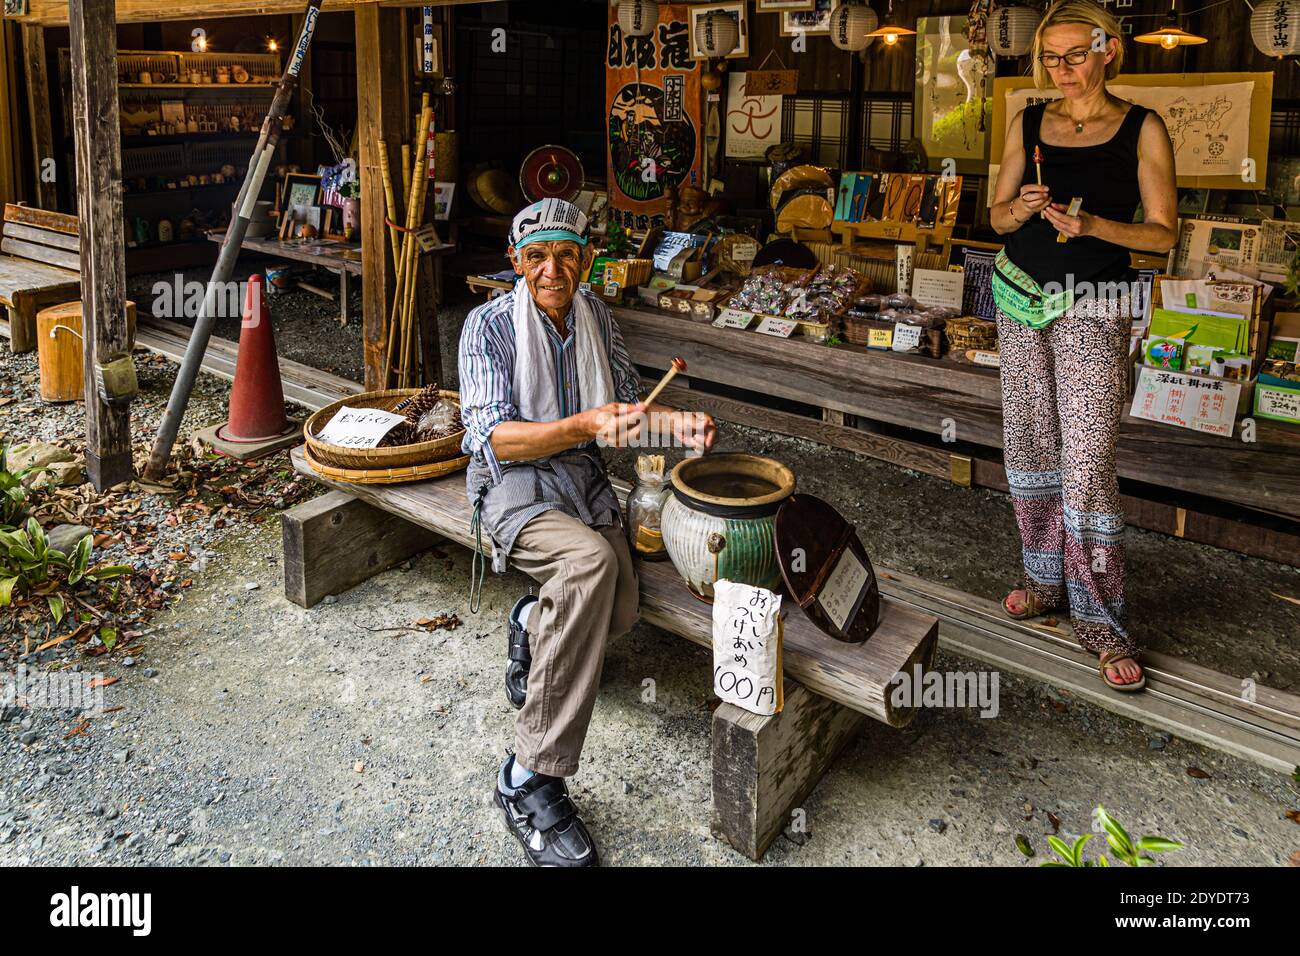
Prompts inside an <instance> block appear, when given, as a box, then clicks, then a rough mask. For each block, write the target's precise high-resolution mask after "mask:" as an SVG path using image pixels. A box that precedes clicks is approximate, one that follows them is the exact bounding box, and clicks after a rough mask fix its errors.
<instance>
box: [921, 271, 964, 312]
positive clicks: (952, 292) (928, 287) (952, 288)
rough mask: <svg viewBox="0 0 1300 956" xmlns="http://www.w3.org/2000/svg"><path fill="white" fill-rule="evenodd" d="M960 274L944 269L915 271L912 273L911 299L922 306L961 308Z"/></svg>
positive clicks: (961, 276)
mask: <svg viewBox="0 0 1300 956" xmlns="http://www.w3.org/2000/svg"><path fill="white" fill-rule="evenodd" d="M963 279H964V276H963V275H962V273H960V272H949V271H948V270H946V269H917V270H916V271H915V272H913V273H912V298H914V299H915V300H916V301H917V302H920V303H921V304H922V305H948V306H952V307H953V308H954V309H960V308H961V294H962V281H963Z"/></svg>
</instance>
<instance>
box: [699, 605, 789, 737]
mask: <svg viewBox="0 0 1300 956" xmlns="http://www.w3.org/2000/svg"><path fill="white" fill-rule="evenodd" d="M781 640H782V623H781V597H780V595H777V594H773V593H772V592H771V591H769V590H767V589H766V588H759V587H754V586H753V585H750V584H740V583H737V582H735V581H726V580H721V581H716V582H714V585H713V691H714V693H716V694H717V695H718V696H719V697H720V698H722V700H724V701H726V702H727V703H729V704H735V705H736V706H737V707H743V708H744V709H745V710H748V711H751V712H753V713H755V714H765V715H770V714H775V713H779V712H780V710H781V708H782V707H783V706H784V704H785V695H784V693H783V690H782V674H781Z"/></svg>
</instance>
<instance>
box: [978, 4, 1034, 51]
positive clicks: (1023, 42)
mask: <svg viewBox="0 0 1300 956" xmlns="http://www.w3.org/2000/svg"><path fill="white" fill-rule="evenodd" d="M1039 19H1040V16H1039V13H1038V11H1037V10H1031V9H1030V8H1029V7H998V8H997V9H995V10H994V11H993V14H992V15H991V16H990V17H989V24H988V39H989V49H990V50H992V51H993V52H994V53H996V54H997V55H998V56H1024V55H1025V54H1026V53H1028V52H1029V48H1030V47H1032V46H1033V45H1034V31H1035V30H1037V29H1038V22H1039Z"/></svg>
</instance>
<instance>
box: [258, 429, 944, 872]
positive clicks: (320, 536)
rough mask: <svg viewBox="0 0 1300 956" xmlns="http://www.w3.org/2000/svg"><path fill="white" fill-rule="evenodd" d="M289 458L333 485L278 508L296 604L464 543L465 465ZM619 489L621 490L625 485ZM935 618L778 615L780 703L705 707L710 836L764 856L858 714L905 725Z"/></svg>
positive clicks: (680, 597)
mask: <svg viewBox="0 0 1300 956" xmlns="http://www.w3.org/2000/svg"><path fill="white" fill-rule="evenodd" d="M290 457H291V459H292V461H293V466H294V468H295V470H297V471H298V472H300V473H301V474H304V475H307V476H308V477H311V478H313V479H315V480H317V481H320V482H321V483H323V484H326V485H329V486H331V487H333V488H335V489H337V490H335V491H332V492H330V493H329V494H326V495H324V496H322V497H320V498H316V499H314V500H312V501H308V502H304V503H303V504H301V505H298V506H296V507H294V508H292V509H290V510H288V511H286V512H284V513H283V514H282V515H281V521H282V527H283V536H284V579H285V580H284V586H285V595H286V597H288V598H289V600H291V601H293V602H294V603H295V604H298V605H300V606H302V607H311V606H312V605H314V604H316V603H317V602H318V601H320V600H321V598H323V597H325V596H326V595H328V594H336V593H338V592H340V591H345V590H347V589H348V588H351V587H354V586H356V585H357V584H360V583H361V582H362V581H364V580H366V579H367V578H370V577H372V576H373V575H375V574H378V573H380V572H381V571H384V570H386V569H387V568H391V567H393V566H394V565H396V564H399V563H400V562H402V561H405V560H406V559H407V558H409V557H411V556H412V555H413V554H417V553H419V552H420V551H423V550H425V549H426V548H428V547H431V546H432V545H434V544H436V543H438V541H439V540H440V539H448V540H451V541H455V542H457V543H458V544H462V545H464V546H466V547H473V540H474V539H473V538H472V536H471V535H470V507H469V502H468V501H467V500H466V497H465V480H464V476H463V475H461V474H455V475H449V476H447V477H445V478H440V479H434V480H432V481H424V482H419V483H415V484H408V485H350V484H346V483H343V482H336V481H332V480H329V479H325V478H323V477H322V476H321V475H318V474H317V473H316V472H314V471H312V470H311V468H310V466H308V465H307V464H306V462H305V461H304V459H303V454H302V448H301V447H299V448H296V449H294V450H293V452H292V453H291V456H290ZM615 487H616V490H617V491H618V493H619V496H620V498H624V497H626V494H627V487H626V485H622V486H620V483H618V482H616V483H615ZM394 516H396V517H397V518H400V519H402V520H400V521H394V520H393V518H394ZM487 544H489V542H486V541H485V545H487ZM637 574H638V578H639V580H640V585H641V619H642V620H643V621H645V622H647V623H650V624H653V625H655V626H656V627H659V628H662V629H663V630H665V631H668V632H670V633H673V634H676V635H678V636H680V637H684V638H686V639H687V640H689V641H693V642H694V643H696V644H700V645H702V646H704V647H709V648H711V647H712V646H713V628H712V622H711V616H710V609H709V607H708V606H707V605H704V604H701V603H700V602H699V601H698V600H696V599H695V598H694V597H692V596H691V594H690V592H689V591H687V590H686V587H685V585H684V584H683V583H682V580H681V578H680V577H679V576H678V574H677V572H676V570H675V569H674V568H673V566H672V564H671V563H669V562H666V561H665V562H657V563H656V562H644V561H643V562H640V564H639V567H638V571H637ZM938 626H939V622H938V620H937V619H936V618H934V617H931V616H929V615H927V614H924V613H922V612H920V611H918V610H916V609H914V608H910V607H907V606H906V605H904V604H902V603H900V602H896V601H894V600H891V599H888V598H886V599H883V600H882V610H881V622H880V627H879V628H878V629H877V631H876V632H875V633H874V634H873V635H872V636H871V638H870V640H868V641H867V642H865V643H863V644H844V643H842V642H840V641H836V640H833V639H832V638H830V637H827V636H826V635H825V634H823V633H822V632H821V631H819V630H817V629H816V628H815V627H813V625H812V624H811V623H810V622H809V621H808V619H807V618H806V617H805V616H804V615H803V613H802V612H800V611H798V610H797V609H793V608H792V609H791V611H790V613H789V615H788V616H787V618H786V622H785V643H784V651H783V658H784V667H785V676H786V685H785V708H784V710H782V712H781V713H780V714H777V715H776V716H773V717H760V716H757V715H755V714H752V713H749V712H748V711H745V710H742V709H740V708H738V707H735V706H733V705H731V704H722V705H720V706H719V707H718V708H717V710H715V711H714V715H713V813H712V819H711V828H712V830H713V833H714V835H715V836H717V837H719V838H721V839H725V840H726V841H727V842H728V843H730V844H731V846H733V847H734V848H735V849H737V850H738V851H740V852H741V853H744V854H745V855H746V856H748V857H750V858H751V859H754V860H757V859H759V858H760V857H761V856H762V855H763V852H764V851H765V850H766V849H767V847H768V846H769V845H770V844H771V842H772V841H773V840H774V839H776V837H777V836H779V835H780V833H781V831H782V830H783V829H785V827H786V826H788V825H789V823H790V821H791V811H793V810H794V809H795V808H797V807H799V806H801V805H802V801H803V800H804V799H806V797H807V796H808V794H809V793H811V792H812V790H813V788H814V787H815V786H816V785H817V782H818V780H820V779H821V775H822V774H823V773H824V772H825V770H826V768H827V766H829V764H830V762H831V761H832V760H833V759H834V758H835V756H836V754H838V753H839V752H840V750H841V749H842V748H843V747H844V746H845V745H846V744H847V743H848V742H849V741H850V740H852V738H853V737H854V736H855V734H856V732H857V731H858V730H860V729H861V727H862V725H863V722H864V720H865V719H866V718H867V717H872V718H874V719H876V720H879V721H882V722H883V723H886V724H889V725H890V726H892V727H903V726H905V725H907V724H908V723H910V722H911V720H912V718H913V717H914V716H915V715H916V712H915V710H913V709H910V708H900V707H896V706H895V705H894V703H893V702H892V700H891V699H890V698H891V694H890V684H891V682H892V680H893V678H894V676H895V675H896V674H897V673H899V672H900V671H901V672H904V673H908V674H910V673H911V672H912V667H913V665H915V664H920V665H921V667H922V668H923V669H928V668H929V667H930V666H931V665H932V663H933V660H934V652H935V647H936V641H937V635H938ZM706 676H707V675H706V673H705V672H702V673H701V677H706Z"/></svg>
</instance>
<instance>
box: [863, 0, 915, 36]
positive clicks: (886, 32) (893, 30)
mask: <svg viewBox="0 0 1300 956" xmlns="http://www.w3.org/2000/svg"><path fill="white" fill-rule="evenodd" d="M893 20H894V0H889V10H888V12H886V14H885V22H884V23H882V24H881V25H880V26H879V27H877V28H876V29H874V30H872V31H871V32H870V33H868V34H867V36H869V37H880V39H882V40H884V41H885V45H886V46H893V45H894V44H896V43H897V42H898V40H899V38H900V37H914V36H916V31H915V30H909V29H908V28H907V27H900V26H897V25H895V24H894V22H893Z"/></svg>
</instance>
